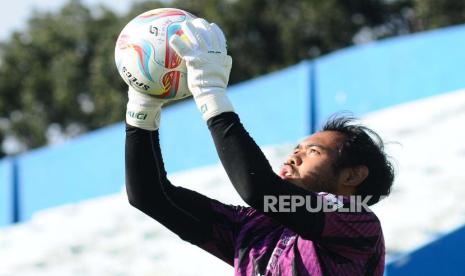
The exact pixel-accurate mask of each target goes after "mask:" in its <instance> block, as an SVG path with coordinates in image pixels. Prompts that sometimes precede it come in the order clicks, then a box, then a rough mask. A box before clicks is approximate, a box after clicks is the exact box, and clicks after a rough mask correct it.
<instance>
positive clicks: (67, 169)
mask: <svg viewBox="0 0 465 276" xmlns="http://www.w3.org/2000/svg"><path fill="white" fill-rule="evenodd" d="M160 7H175V8H180V9H184V10H187V11H189V12H191V13H193V14H195V15H197V16H200V17H205V18H206V19H207V20H209V21H211V22H216V23H217V24H218V25H219V26H220V27H221V28H222V29H223V30H224V32H225V35H226V37H227V38H228V47H229V53H230V55H231V56H232V57H233V60H234V64H233V69H232V72H231V78H230V89H229V92H228V93H229V95H230V97H231V99H232V101H233V104H234V106H235V108H236V110H237V112H238V113H239V114H240V116H241V118H242V120H243V122H244V124H245V126H246V128H247V129H248V130H249V131H250V133H251V135H252V136H253V137H254V138H255V140H256V141H257V143H258V144H259V145H260V146H261V147H262V148H263V150H264V151H265V153H266V155H267V157H268V159H269V160H270V162H271V164H272V165H273V168H275V169H278V167H279V164H281V163H282V161H283V160H285V157H286V156H287V155H288V154H289V153H290V152H291V150H292V148H293V146H294V145H295V143H296V142H297V141H299V140H300V139H302V138H303V137H305V136H306V135H308V134H310V133H312V132H314V131H316V130H318V128H319V126H321V124H322V122H324V120H325V119H326V118H327V117H328V116H329V115H331V114H332V113H334V112H337V111H341V110H349V111H351V112H353V113H354V114H355V115H357V116H359V117H361V121H362V122H363V123H365V124H366V125H368V126H369V127H372V128H373V129H375V130H376V131H378V132H379V134H380V135H381V136H382V137H383V138H384V139H385V141H386V142H387V146H386V148H387V151H388V152H389V154H390V155H391V156H392V159H393V160H394V163H395V164H396V171H397V178H396V181H395V186H394V190H393V192H392V195H391V196H390V197H389V198H387V199H385V200H383V201H382V202H380V203H379V204H377V205H376V206H375V207H374V208H373V209H374V211H375V212H376V213H377V215H378V216H379V217H380V220H381V222H382V225H383V230H384V234H385V239H386V246H387V253H388V256H387V262H386V274H387V275H437V274H439V273H446V274H448V275H465V268H464V267H463V262H464V261H465V254H464V253H463V252H462V251H463V250H462V248H463V246H465V202H464V201H463V200H462V198H463V197H464V196H465V185H464V182H465V172H464V171H463V166H464V164H465V162H464V161H465V144H464V143H463V141H464V140H465V130H464V128H463V126H464V125H465V78H464V72H465V54H464V51H463V49H465V25H461V24H463V23H465V1H456V0H455V1H453V0H444V1H435V0H398V1H397V0H325V1H318V0H313V1H312V0H307V1H304V0H302V1H296V0H280V1H278V0H197V1H187V0H180V1H110V0H86V1H84V0H83V1H79V0H71V1H66V0H54V1H32V0H31V1H21V0H18V1H15V2H12V3H9V4H8V5H5V6H4V8H2V11H1V12H0V15H1V16H0V30H1V31H0V259H1V260H2V261H1V262H0V275H1V276H6V275H232V274H233V270H232V268H230V267H228V266H227V265H225V264H223V263H222V262H221V261H220V260H217V259H215V258H214V257H211V256H209V255H208V254H207V253H204V252H202V251H201V250H200V249H197V248H195V247H193V246H191V245H189V244H187V243H185V242H183V241H181V240H180V239H179V238H177V236H176V235H174V234H172V233H170V232H168V230H166V229H165V228H163V227H162V226H160V225H159V224H158V223H157V222H155V221H153V220H151V219H149V218H147V217H145V216H144V215H143V214H142V213H140V212H139V211H137V210H135V209H133V208H132V207H130V205H129V204H128V202H127V198H126V195H125V191H124V126H123V122H122V121H123V119H124V114H125V112H124V110H125V104H126V101H127V98H126V97H127V96H126V87H125V84H124V82H123V81H122V79H121V78H120V77H119V75H118V72H117V70H116V66H115V65H114V59H113V53H114V45H115V41H116V38H117V36H118V34H119V32H120V31H121V29H122V28H123V26H124V25H125V24H126V23H127V22H129V20H130V19H132V18H133V17H134V16H136V15H138V14H140V13H142V12H144V11H146V10H150V9H155V8H160ZM162 117H163V119H162V128H161V142H162V149H163V153H164V158H165V163H166V167H167V170H168V172H169V173H170V179H172V181H173V183H174V184H176V185H181V186H185V187H188V188H191V189H194V190H197V191H199V192H201V193H204V194H206V195H208V196H210V197H213V198H217V199H220V200H222V201H224V202H226V203H231V204H244V203H243V202H242V201H241V199H240V198H239V197H238V196H237V195H236V193H235V191H234V190H233V188H232V187H231V185H230V183H229V182H228V179H227V176H226V175H225V173H224V171H223V169H222V167H221V165H220V164H219V160H218V158H217V157H216V153H215V151H214V147H213V144H212V141H211V138H210V137H209V133H208V131H207V129H206V126H205V124H204V123H203V122H202V120H201V118H200V116H199V115H198V114H197V110H196V108H195V106H194V104H193V102H192V100H186V101H182V102H179V103H175V104H172V105H170V106H168V107H166V108H165V109H164V111H163V116H162ZM180 130H182V131H180ZM186 133H188V136H189V138H188V139H186ZM181 143H182V144H183V147H182V149H180V147H179V145H180V144H181Z"/></svg>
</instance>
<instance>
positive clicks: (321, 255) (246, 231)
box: [201, 201, 385, 276]
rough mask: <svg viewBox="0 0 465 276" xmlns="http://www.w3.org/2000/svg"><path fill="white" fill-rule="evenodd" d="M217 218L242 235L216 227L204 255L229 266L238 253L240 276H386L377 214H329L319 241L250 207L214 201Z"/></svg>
mask: <svg viewBox="0 0 465 276" xmlns="http://www.w3.org/2000/svg"><path fill="white" fill-rule="evenodd" d="M213 204H214V206H213V208H214V209H215V210H216V212H218V213H221V214H222V215H224V217H225V218H227V219H229V220H230V221H229V222H230V223H231V224H236V225H238V228H237V229H235V230H234V229H225V228H223V227H215V230H214V233H215V235H214V239H215V241H211V242H212V243H210V242H209V243H208V244H204V245H203V246H201V247H203V248H204V249H205V250H207V251H209V252H211V253H213V254H214V255H216V256H218V257H220V258H222V259H223V260H225V258H224V257H221V256H225V255H230V254H223V253H224V252H218V248H220V250H231V249H233V250H234V261H233V263H231V260H225V261H227V262H228V263H230V264H231V265H234V271H235V275H248V276H250V275H254V276H256V275H266V276H269V275H282V276H287V275H289V276H291V275H383V271H384V255H385V249H384V239H383V234H382V231H381V225H380V222H379V220H378V218H377V217H376V215H375V214H374V213H372V212H359V213H355V212H352V213H342V212H329V213H325V216H324V226H323V230H322V232H321V234H320V235H319V237H318V238H317V239H314V240H308V239H304V238H302V237H301V236H300V235H299V234H297V233H295V232H294V231H292V230H291V229H289V228H286V227H284V226H282V225H281V224H279V223H277V222H276V221H275V220H273V219H272V218H270V217H268V216H266V215H265V214H263V213H261V212H258V211H256V210H255V209H253V208H250V207H236V206H228V205H224V204H221V203H219V202H216V201H214V203H213Z"/></svg>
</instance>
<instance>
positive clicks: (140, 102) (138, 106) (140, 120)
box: [126, 86, 165, 131]
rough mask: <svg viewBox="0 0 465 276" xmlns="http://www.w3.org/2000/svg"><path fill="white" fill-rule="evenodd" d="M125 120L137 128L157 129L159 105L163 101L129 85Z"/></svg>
mask: <svg viewBox="0 0 465 276" xmlns="http://www.w3.org/2000/svg"><path fill="white" fill-rule="evenodd" d="M128 97H129V101H128V104H127V106H126V122H127V123H128V124H129V125H131V126H135V127H138V128H142V129H146V130H152V131H153V130H157V129H158V128H159V127H160V113H161V107H162V105H163V103H165V101H163V100H161V99H157V98H155V97H152V96H150V95H148V94H144V93H140V92H137V91H136V90H134V88H132V87H131V86H129V90H128Z"/></svg>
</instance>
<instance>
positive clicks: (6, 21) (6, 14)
mask: <svg viewBox="0 0 465 276" xmlns="http://www.w3.org/2000/svg"><path fill="white" fill-rule="evenodd" d="M67 1H68V0H16V1H10V2H9V3H8V4H6V5H2V9H1V10H0V40H1V41H4V40H6V39H8V37H9V36H10V35H11V33H12V32H13V31H18V30H22V29H24V28H25V27H26V24H27V20H28V18H29V17H30V16H31V15H32V13H33V11H34V10H38V11H52V12H53V11H57V10H59V9H60V7H62V6H63V5H64V4H65V3H67ZM81 1H82V2H83V3H84V4H85V5H87V6H94V5H99V4H102V5H105V6H107V7H111V8H112V9H113V10H114V11H116V12H118V13H125V12H126V11H127V10H128V9H129V8H130V7H131V4H132V3H134V2H136V1H134V0H133V1H125V0H81Z"/></svg>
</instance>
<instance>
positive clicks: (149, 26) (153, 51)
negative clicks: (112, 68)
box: [115, 8, 195, 99]
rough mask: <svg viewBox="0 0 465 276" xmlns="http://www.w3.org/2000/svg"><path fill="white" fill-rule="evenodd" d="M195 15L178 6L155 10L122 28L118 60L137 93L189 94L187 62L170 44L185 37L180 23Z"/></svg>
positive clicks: (166, 96)
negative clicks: (176, 37) (177, 36)
mask: <svg viewBox="0 0 465 276" xmlns="http://www.w3.org/2000/svg"><path fill="white" fill-rule="evenodd" d="M194 18H195V16H194V15H192V14H190V13H188V12H186V11H183V10H179V9H171V8H164V9H154V10H150V11H147V12H144V13H142V14H140V15H138V16H137V17H135V18H134V19H132V20H131V21H130V22H129V23H128V24H127V25H126V26H125V27H124V28H123V30H122V31H121V33H120V35H119V37H118V40H117V41H116V47H115V62H116V67H117V68H118V72H119V74H120V75H121V77H122V78H123V80H124V81H125V82H126V83H127V84H128V85H130V86H131V87H132V88H134V89H135V90H136V91H138V92H142V93H146V94H149V95H152V96H155V97H157V98H161V99H179V98H184V97H187V96H189V95H190V92H189V89H188V87H187V69H186V64H185V62H184V61H183V60H182V59H181V58H180V57H179V56H178V55H177V54H176V52H175V51H174V50H173V49H172V48H171V47H170V46H169V43H168V42H169V39H170V37H171V36H173V35H180V36H181V37H182V36H183V34H182V30H181V23H182V22H184V21H186V20H192V19H194Z"/></svg>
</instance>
